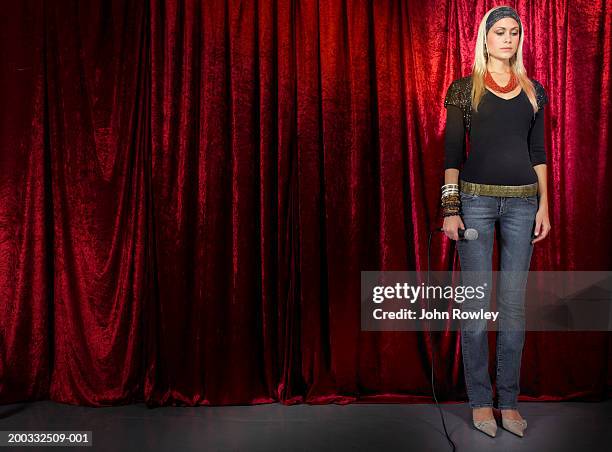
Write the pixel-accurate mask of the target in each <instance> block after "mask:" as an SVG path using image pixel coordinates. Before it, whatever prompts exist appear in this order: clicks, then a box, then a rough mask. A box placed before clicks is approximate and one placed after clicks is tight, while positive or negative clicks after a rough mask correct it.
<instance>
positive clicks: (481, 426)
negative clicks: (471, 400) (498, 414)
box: [472, 418, 497, 438]
mask: <svg viewBox="0 0 612 452" xmlns="http://www.w3.org/2000/svg"><path fill="white" fill-rule="evenodd" d="M472 423H473V424H474V427H476V428H477V429H478V430H480V431H481V432H483V433H486V434H487V435H489V436H490V437H491V438H495V435H496V434H497V422H496V421H495V418H493V419H487V420H486V421H475V420H474V419H472Z"/></svg>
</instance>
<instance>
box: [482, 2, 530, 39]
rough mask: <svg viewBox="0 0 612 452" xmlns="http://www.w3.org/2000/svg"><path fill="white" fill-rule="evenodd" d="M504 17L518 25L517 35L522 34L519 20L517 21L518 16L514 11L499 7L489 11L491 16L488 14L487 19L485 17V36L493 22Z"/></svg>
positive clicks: (507, 7)
mask: <svg viewBox="0 0 612 452" xmlns="http://www.w3.org/2000/svg"><path fill="white" fill-rule="evenodd" d="M504 17H512V18H513V19H514V20H516V21H517V22H518V24H519V33H522V31H523V25H522V24H521V19H519V15H518V13H517V12H516V10H514V9H513V8H510V7H509V6H501V7H499V8H497V9H494V10H493V11H491V14H489V17H487V29H486V32H485V34H486V33H489V30H490V29H491V27H492V26H493V24H494V23H495V22H497V21H498V20H500V19H503V18H504Z"/></svg>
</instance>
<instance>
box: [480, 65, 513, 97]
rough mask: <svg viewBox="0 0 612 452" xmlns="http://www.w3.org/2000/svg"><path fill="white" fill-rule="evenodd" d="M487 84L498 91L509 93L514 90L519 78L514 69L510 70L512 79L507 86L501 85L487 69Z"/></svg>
mask: <svg viewBox="0 0 612 452" xmlns="http://www.w3.org/2000/svg"><path fill="white" fill-rule="evenodd" d="M485 85H487V86H488V87H489V88H491V89H492V90H494V91H497V92H498V93H509V92H511V91H514V89H515V88H516V87H517V86H518V79H517V78H516V74H515V73H514V71H512V72H510V80H509V81H508V84H507V85H506V86H499V85H498V84H497V83H496V82H495V80H493V76H492V75H491V73H490V72H489V71H488V70H487V72H486V74H485Z"/></svg>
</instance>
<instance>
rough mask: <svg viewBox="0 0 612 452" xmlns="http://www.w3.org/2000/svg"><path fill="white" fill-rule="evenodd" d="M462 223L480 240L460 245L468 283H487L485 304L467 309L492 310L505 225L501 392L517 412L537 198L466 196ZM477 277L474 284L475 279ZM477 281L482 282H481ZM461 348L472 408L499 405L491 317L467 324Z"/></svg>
mask: <svg viewBox="0 0 612 452" xmlns="http://www.w3.org/2000/svg"><path fill="white" fill-rule="evenodd" d="M461 205H462V210H463V215H462V220H463V224H464V226H465V227H466V229H467V228H474V229H476V230H477V231H478V239H476V240H471V241H466V240H459V241H457V249H458V252H459V262H460V265H461V270H462V272H463V271H467V273H462V278H463V284H464V285H468V284H473V283H475V284H476V285H480V284H482V282H483V281H484V282H487V286H486V287H487V288H488V290H485V296H484V297H483V298H482V299H480V300H476V299H474V300H470V301H469V302H467V301H466V302H464V303H462V310H464V311H466V310H474V311H480V309H484V310H485V311H488V310H489V305H490V295H491V293H490V289H491V287H492V285H491V280H492V274H491V271H492V256H493V237H494V234H495V223H496V222H499V227H500V231H499V232H500V236H499V237H498V239H499V240H498V241H499V244H500V253H499V255H500V266H499V270H500V272H499V274H498V281H497V310H498V312H499V317H498V319H497V322H498V333H497V380H496V381H497V393H498V408H499V409H516V407H517V402H518V394H519V391H520V388H519V380H520V368H521V356H522V352H523V344H524V342H525V310H524V289H525V285H526V282H527V274H528V271H529V266H530V262H531V254H532V251H533V244H532V243H531V240H532V234H533V231H534V227H535V215H536V212H537V210H538V197H537V195H533V196H527V197H497V196H484V195H472V194H466V193H461ZM471 278H473V279H474V281H470V279H471ZM476 280H477V281H478V283H476ZM461 349H462V353H463V367H464V374H465V383H466V388H467V392H468V398H469V402H470V407H472V408H477V407H489V406H491V407H492V406H493V398H492V390H491V381H490V378H489V363H488V361H489V359H488V358H489V346H488V329H487V320H486V319H470V320H462V321H461Z"/></svg>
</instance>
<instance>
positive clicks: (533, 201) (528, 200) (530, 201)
mask: <svg viewBox="0 0 612 452" xmlns="http://www.w3.org/2000/svg"><path fill="white" fill-rule="evenodd" d="M521 199H522V200H523V201H524V202H526V203H528V204H529V205H531V206H537V205H538V195H533V196H521Z"/></svg>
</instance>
